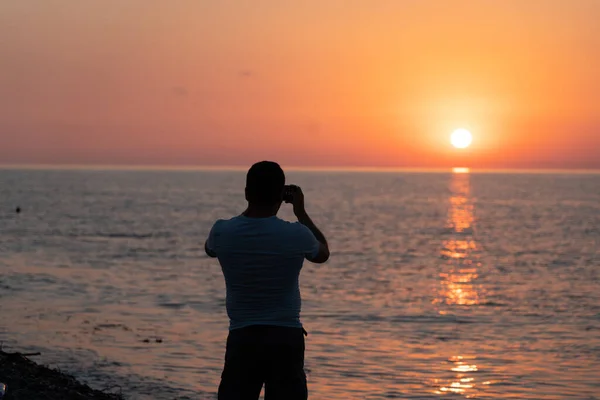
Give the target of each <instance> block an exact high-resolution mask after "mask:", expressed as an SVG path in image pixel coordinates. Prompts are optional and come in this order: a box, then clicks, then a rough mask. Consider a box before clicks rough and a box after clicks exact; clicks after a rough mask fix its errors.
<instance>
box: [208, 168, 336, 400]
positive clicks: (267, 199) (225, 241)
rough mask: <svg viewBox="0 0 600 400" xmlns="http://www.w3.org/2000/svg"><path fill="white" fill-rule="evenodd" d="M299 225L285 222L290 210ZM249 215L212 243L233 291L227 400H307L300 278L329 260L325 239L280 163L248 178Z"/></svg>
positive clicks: (225, 227)
mask: <svg viewBox="0 0 600 400" xmlns="http://www.w3.org/2000/svg"><path fill="white" fill-rule="evenodd" d="M284 197H285V201H286V202H289V203H291V204H292V205H293V207H294V214H295V215H296V217H297V218H298V222H294V223H291V222H287V221H284V220H282V219H279V218H278V217H277V212H278V211H279V208H280V207H281V204H282V202H283V201H284ZM246 200H247V201H248V208H247V209H246V211H244V212H243V213H242V214H241V215H239V216H237V217H234V218H231V219H229V220H218V221H217V222H215V224H214V225H213V227H212V229H211V231H210V234H209V236H208V239H207V240H206V243H205V250H206V254H207V255H208V256H210V257H216V258H218V260H219V263H220V264H221V269H222V270H223V275H224V277H225V284H226V288H227V301H226V303H227V314H228V316H229V336H228V337H227V348H226V351H225V366H224V368H223V373H222V375H221V383H220V385H219V397H218V399H219V400H256V399H258V398H259V396H260V391H261V389H262V386H263V384H264V385H265V400H284V399H285V400H306V399H307V398H308V389H307V384H306V375H305V373H304V335H305V334H306V331H305V330H304V328H303V327H302V323H301V322H300V305H301V300H300V289H299V285H298V277H299V275H300V270H301V269H302V264H303V262H304V259H305V258H306V259H307V260H309V261H311V262H314V263H324V262H326V261H327V260H328V259H329V247H328V245H327V240H325V236H323V234H322V233H321V232H320V231H319V229H318V228H317V227H316V226H315V224H314V223H313V222H312V220H311V219H310V217H309V216H308V213H307V212H306V210H305V208H304V194H303V193H302V190H301V189H300V188H299V187H298V186H293V185H290V186H285V175H284V173H283V170H282V169H281V167H280V166H279V165H278V164H277V163H274V162H270V161H262V162H259V163H256V164H254V165H253V166H252V167H251V168H250V170H249V171H248V174H247V176H246Z"/></svg>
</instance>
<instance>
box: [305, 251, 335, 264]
mask: <svg viewBox="0 0 600 400" xmlns="http://www.w3.org/2000/svg"><path fill="white" fill-rule="evenodd" d="M329 256H330V253H329V249H328V248H322V249H321V251H319V254H317V256H316V257H315V258H314V259H312V260H310V259H309V260H308V261H310V262H313V263H315V264H324V263H326V262H327V261H328V260H329Z"/></svg>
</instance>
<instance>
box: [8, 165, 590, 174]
mask: <svg viewBox="0 0 600 400" xmlns="http://www.w3.org/2000/svg"><path fill="white" fill-rule="evenodd" d="M282 167H283V166H282ZM248 168H249V166H242V165H160V164H147V165H141V164H140V165H137V164H19V163H14V164H1V163H0V170H100V171H104V170H107V171H247V170H248ZM283 169H284V170H285V171H298V172H302V171H305V172H413V173H451V172H457V170H460V171H461V172H467V173H548V174H551V173H562V174H564V173H572V174H599V173H600V168H596V169H595V168H472V167H447V168H446V167H444V168H441V167H432V168H428V167H356V166H354V167H353V166H285V167H283Z"/></svg>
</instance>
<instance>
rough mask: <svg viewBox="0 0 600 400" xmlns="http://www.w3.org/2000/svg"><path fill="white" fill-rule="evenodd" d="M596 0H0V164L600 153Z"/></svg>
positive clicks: (568, 163)
mask: <svg viewBox="0 0 600 400" xmlns="http://www.w3.org/2000/svg"><path fill="white" fill-rule="evenodd" d="M598 16H600V1H597V0H572V1H564V0H543V1H542V0H528V1H522V0H505V1H496V0H472V1H464V0H454V1H444V0H437V1H426V0H402V1H400V0H369V1H367V0H362V1H354V0H345V1H341V0H304V1H281V0H219V1H208V0H206V1H204V0H175V1H162V0H161V1H158V0H102V1H100V0H88V1H73V0H3V1H2V2H0V55H1V56H0V164H61V165H64V164H95V165H97V164H103V165H169V166H175V165H187V166H191V165H215V166H216V165H228V166H229V165H248V164H250V163H252V162H255V161H259V160H264V159H268V160H275V161H278V162H280V163H281V164H282V165H284V166H312V167H359V168H360V167H386V168H406V167H411V168H447V167H457V166H461V167H462V166H464V167H471V168H600V156H599V155H600V75H599V73H598V71H600V24H598ZM456 128H466V129H468V130H470V131H471V132H472V134H473V137H474V140H473V144H472V145H471V146H470V147H469V148H468V149H465V150H458V149H455V148H453V147H452V146H451V145H450V139H449V138H450V134H451V133H452V131H453V130H454V129H456Z"/></svg>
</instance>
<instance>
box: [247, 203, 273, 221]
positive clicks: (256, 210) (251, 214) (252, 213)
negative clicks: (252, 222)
mask: <svg viewBox="0 0 600 400" xmlns="http://www.w3.org/2000/svg"><path fill="white" fill-rule="evenodd" d="M242 215H243V216H244V217H247V218H270V217H274V216H275V215H277V211H274V210H273V208H262V207H255V206H252V205H249V206H248V208H246V211H244V212H243V213H242Z"/></svg>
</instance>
